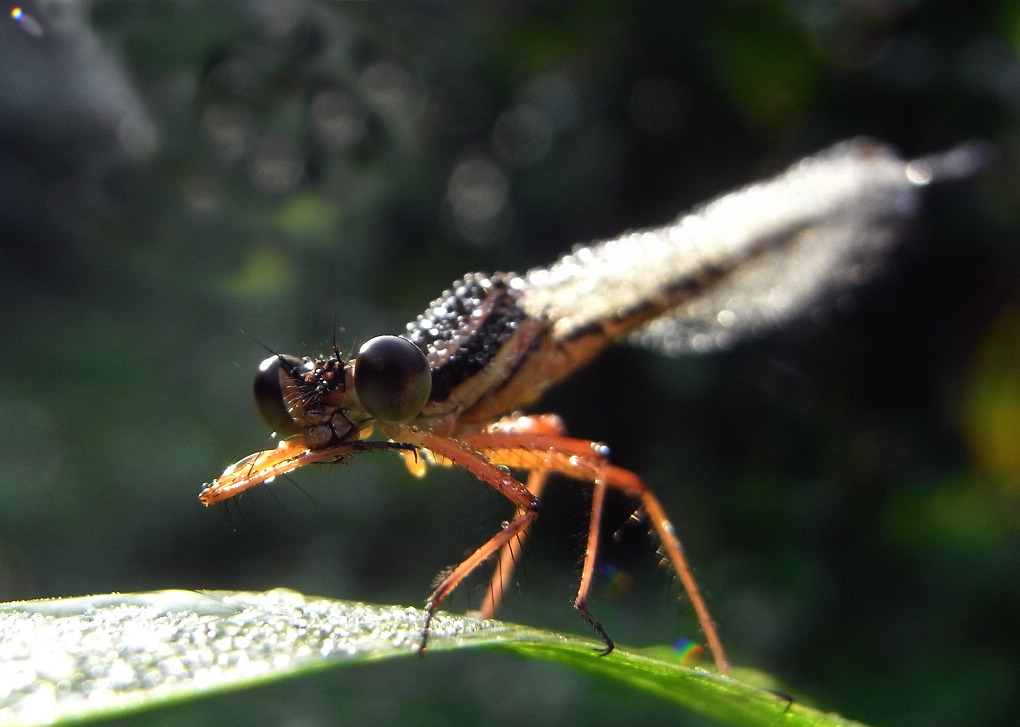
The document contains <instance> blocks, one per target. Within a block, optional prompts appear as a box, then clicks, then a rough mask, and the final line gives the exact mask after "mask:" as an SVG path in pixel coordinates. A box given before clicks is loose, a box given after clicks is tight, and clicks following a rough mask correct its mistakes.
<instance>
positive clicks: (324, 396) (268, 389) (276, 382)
mask: <svg viewBox="0 0 1020 727" xmlns="http://www.w3.org/2000/svg"><path fill="white" fill-rule="evenodd" d="M352 365H353V364H351V363H350V362H347V361H344V360H343V359H341V358H340V357H339V355H334V356H332V357H330V358H326V359H320V360H314V359H310V358H303V359H299V358H297V357H296V356H290V355H287V354H274V355H273V356H270V357H269V358H267V359H266V360H265V361H263V362H262V363H261V364H260V365H259V370H258V373H257V374H255V384H254V387H253V393H254V395H255V404H256V406H257V407H258V410H259V413H260V414H261V415H262V418H263V419H265V420H266V423H268V424H269V426H271V427H272V428H273V429H274V431H275V432H276V433H277V434H279V435H281V436H289V435H293V434H300V435H301V438H302V440H303V441H304V444H305V446H306V447H308V448H309V449H321V448H323V447H328V446H331V445H334V444H339V443H341V442H346V441H350V440H352V439H358V434H357V427H356V426H355V425H354V423H353V422H356V421H360V420H364V419H367V418H368V417H367V416H365V415H362V414H361V413H360V407H357V406H356V405H353V402H351V401H349V398H350V397H348V396H347V377H348V375H349V374H348V371H349V369H351V367H352ZM351 414H353V417H352V416H351Z"/></svg>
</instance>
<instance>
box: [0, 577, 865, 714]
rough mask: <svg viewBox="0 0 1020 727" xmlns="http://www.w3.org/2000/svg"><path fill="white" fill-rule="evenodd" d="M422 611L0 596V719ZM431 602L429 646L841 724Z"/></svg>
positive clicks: (403, 649) (731, 686)
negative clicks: (501, 653)
mask: <svg viewBox="0 0 1020 727" xmlns="http://www.w3.org/2000/svg"><path fill="white" fill-rule="evenodd" d="M423 617H424V613H423V612H422V611H421V610H419V609H415V608H405V607H401V606H370V605H366V604H363V603H354V602H346V601H332V600H327V599H321V598H313V597H307V596H304V595H302V594H299V593H296V592H294V591H287V590H274V591H269V592H266V593H245V592H228V591H212V592H193V591H158V592H153V593H135V594H109V595H103V596H89V597H84V598H67V599H55V600H44V601H22V602H18V603H9V604H3V605H0V725H23V726H27V725H49V724H59V723H61V722H69V721H80V720H82V719H96V718H100V717H104V716H114V715H121V714H125V713H127V712H132V711H139V710H143V709H146V708H152V707H157V706H165V705H167V704H169V703H173V702H178V701H183V700H187V699H194V698H197V697H199V696H202V695H205V694H210V693H214V692H221V691H226V690H232V689H242V688H244V687H248V686H252V685H255V684H260V683H266V682H271V681H278V680H281V679H285V678H288V677H292V676H296V675H299V674H302V673H306V672H310V671H313V670H319V669H323V668H327V667H329V666H333V665H338V664H344V663H360V662H369V661H377V660H380V659H388V658H393V657H402V656H411V655H413V654H414V653H415V649H416V646H417V644H418V641H419V639H420V636H421V626H422V619H423ZM598 646H599V644H596V643H594V642H592V641H587V640H583V639H579V638H576V637H573V636H564V635H560V634H554V633H550V632H546V631H540V630H536V629H530V628H526V627H523V626H515V625H511V624H505V623H501V622H499V621H480V620H477V619H474V618H470V617H466V616H453V615H449V614H438V615H437V616H436V618H435V619H434V620H433V625H432V630H431V631H430V635H429V651H430V652H431V651H442V650H451V649H462V648H468V647H486V648H496V649H501V650H505V651H510V652H512V653H515V654H520V655H523V656H526V657H529V658H536V659H546V660H549V661H553V662H557V663H561V664H566V665H569V666H571V667H573V668H576V669H580V670H583V671H587V672H590V673H592V674H596V675H599V676H601V677H604V678H608V679H615V680H619V681H621V682H624V683H627V684H630V685H632V686H634V687H635V688H638V689H642V690H645V691H647V692H650V693H652V694H655V695H658V696H660V697H662V698H664V699H667V700H670V701H673V702H675V703H677V704H680V705H683V706H684V707H687V708H689V709H691V710H694V711H697V712H700V713H702V714H705V715H708V716H711V717H714V718H716V719H719V720H721V721H723V722H727V723H731V724H736V725H759V724H760V725H765V724H775V721H776V719H777V718H782V719H783V721H784V723H785V724H788V725H829V726H835V725H850V724H853V723H851V722H848V721H846V720H843V719H841V718H839V717H835V716H832V715H826V714H822V713H820V712H817V711H815V710H813V709H810V708H808V707H806V706H803V705H801V704H799V703H797V702H794V701H792V700H791V699H789V698H788V697H785V696H780V695H779V694H777V693H775V692H772V691H769V690H767V689H762V688H760V687H756V686H752V685H750V684H748V683H745V682H743V681H738V680H737V679H732V678H727V677H722V676H719V675H718V674H715V673H713V672H709V671H706V670H704V669H692V668H688V667H684V666H681V665H679V664H677V663H675V662H671V661H670V660H668V659H661V658H657V657H655V656H652V655H643V654H638V653H633V652H628V651H626V650H625V649H621V648H617V649H616V650H615V651H614V652H613V653H612V654H611V655H610V656H608V657H600V656H598V655H597V653H596V649H597V648H598Z"/></svg>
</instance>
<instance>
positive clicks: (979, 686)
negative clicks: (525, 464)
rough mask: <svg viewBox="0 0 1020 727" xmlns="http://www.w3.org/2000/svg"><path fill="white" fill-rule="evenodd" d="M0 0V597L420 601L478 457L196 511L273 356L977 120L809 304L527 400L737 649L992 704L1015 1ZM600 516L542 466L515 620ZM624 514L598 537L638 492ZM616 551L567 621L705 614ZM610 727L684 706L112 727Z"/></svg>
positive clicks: (870, 701)
mask: <svg viewBox="0 0 1020 727" xmlns="http://www.w3.org/2000/svg"><path fill="white" fill-rule="evenodd" d="M23 7H24V9H25V11H26V13H27V17H24V16H23V17H22V19H21V20H20V21H16V20H14V19H13V18H12V17H11V16H10V13H9V10H8V9H7V6H5V9H4V12H3V14H2V15H0V310H2V312H3V314H2V316H0V330H2V339H0V340H2V341H3V352H4V355H3V356H2V357H0V599H3V600H15V599H23V598H34V597H50V596H73V595H79V594H87V593H101V592H107V591H114V590H119V591H135V590H146V589H161V588H170V587H179V588H231V589H267V588H271V587H275V586H287V587H292V588H296V589H299V590H301V591H304V592H306V593H312V594H319V595H324V596H332V597H341V598H353V599H361V600H367V601H374V602H380V603H389V602H392V603H409V604H419V603H421V602H422V600H423V599H424V597H425V595H426V594H427V592H428V588H429V584H430V582H431V580H432V578H433V576H434V575H435V573H437V572H438V571H439V570H440V569H441V568H443V567H444V566H446V565H448V564H450V563H453V562H455V561H457V560H458V559H459V558H460V557H461V556H462V554H463V553H464V552H465V551H466V550H468V549H470V548H472V547H474V546H476V545H477V544H479V543H480V542H482V540H484V539H485V538H486V537H488V535H489V534H491V532H492V531H493V529H494V527H496V526H497V524H498V522H499V521H500V520H502V519H504V518H505V517H506V516H507V514H508V511H507V508H506V506H505V504H504V503H502V502H501V501H500V500H499V498H498V496H496V495H495V494H493V493H491V492H490V491H488V490H487V489H486V488H484V487H482V486H480V485H479V484H478V483H476V482H475V481H473V480H472V478H471V477H470V476H468V475H467V474H465V473H462V472H447V471H434V472H431V473H430V474H429V475H428V477H427V478H426V479H424V480H421V481H416V480H413V478H411V477H410V476H409V475H408V474H407V473H406V472H405V471H403V469H402V466H401V464H400V463H399V461H398V460H397V458H395V457H392V456H388V455H385V454H380V455H375V456H368V455H366V456H364V457H362V458H361V459H360V460H357V461H355V462H352V463H351V464H349V465H347V466H344V467H342V468H341V467H324V468H320V469H318V470H314V471H308V472H304V471H302V472H299V473H298V474H296V475H295V476H294V478H293V482H285V481H281V482H278V483H276V484H274V485H273V486H272V487H271V488H269V487H267V488H260V489H259V490H256V491H253V492H251V493H249V494H248V495H247V496H245V497H244V498H243V500H242V501H240V502H238V503H237V506H236V507H235V506H230V507H226V508H221V509H205V508H203V507H202V506H201V505H199V503H198V500H197V494H198V490H199V487H200V485H201V484H202V483H203V482H205V481H208V480H209V479H211V478H212V477H214V476H216V475H217V474H218V473H219V472H220V471H221V470H222V469H223V467H224V466H225V465H227V464H228V463H230V462H232V461H234V460H236V459H239V458H240V457H241V456H243V455H245V454H247V453H248V452H250V451H254V450H256V449H260V448H264V447H267V446H271V440H270V438H269V433H268V431H267V428H266V427H265V426H264V425H263V424H262V423H261V422H260V421H259V419H258V417H257V415H256V413H255V411H254V407H253V406H252V404H251V401H250V395H249V389H250V382H251V377H252V372H253V371H254V368H255V365H256V364H257V363H258V361H260V360H261V359H262V358H263V357H264V356H265V349H264V348H263V345H265V346H268V347H271V348H272V349H273V350H277V351H284V352H292V353H295V354H299V355H302V354H306V353H321V352H324V351H327V350H328V348H329V346H330V345H331V343H332V341H333V339H334V336H335V337H336V340H337V341H338V343H339V344H340V345H341V346H342V347H344V348H345V349H347V350H351V349H352V348H354V347H355V346H356V344H357V343H358V342H360V341H363V340H365V339H366V338H368V337H370V336H372V335H376V334H378V333H383V332H399V331H401V330H402V327H403V324H404V323H405V322H406V321H408V320H410V319H412V318H413V317H414V316H415V315H417V314H418V313H419V312H421V310H423V309H424V306H425V305H426V303H427V302H428V301H430V300H431V299H432V298H433V297H435V296H436V295H438V294H439V293H440V291H442V290H443V289H444V287H446V286H447V285H448V284H449V283H450V282H451V281H452V280H454V279H455V278H457V277H459V276H460V275H461V274H463V273H465V272H468V271H472V270H485V271H491V270H517V271H523V270H525V269H527V268H528V267H531V266H533V265H543V264H547V263H549V262H551V261H552V260H553V259H555V257H556V256H557V255H558V254H559V253H561V252H563V251H565V250H566V249H567V248H569V246H570V245H571V244H573V243H575V242H583V241H586V240H590V239H594V238H598V237H604V236H611V235H615V234H618V233H620V232H622V231H625V230H627V229H632V228H635V227H640V226H647V225H653V224H661V223H663V222H665V221H667V220H669V219H670V218H672V217H674V216H675V215H676V214H677V213H679V212H680V211H682V210H683V209H685V208H686V207H688V206H690V205H692V204H694V203H697V202H699V201H702V200H704V199H706V198H708V197H711V196H712V195H715V194H718V193H720V192H722V191H725V190H727V189H729V188H733V187H736V186H738V185H740V184H743V183H745V182H747V181H750V180H752V179H755V178H758V177H760V176H764V175H768V174H771V173H773V172H775V171H777V170H779V169H781V168H783V167H784V166H786V165H787V164H788V163H790V162H792V161H793V160H795V159H797V158H798V157H800V156H802V155H804V154H807V153H811V152H813V151H816V150H818V149H820V148H822V147H824V146H827V145H828V144H830V143H832V142H834V141H837V140H840V139H842V138H845V137H849V136H855V135H859V134H868V135H873V136H875V137H878V138H880V139H883V140H885V141H888V142H890V143H892V144H894V145H895V146H896V147H897V148H899V149H900V150H901V151H902V152H903V153H904V154H905V155H908V156H910V155H920V154H926V153H931V152H934V151H937V150H941V149H943V148H946V147H949V146H952V145H954V144H956V143H959V142H960V141H962V140H965V139H969V138H974V137H977V138H982V139H986V140H988V141H991V142H993V143H994V144H995V145H996V146H997V147H998V149H999V159H998V164H997V166H996V167H995V168H994V169H992V170H991V171H990V172H989V173H987V174H986V175H984V177H983V178H982V179H980V180H977V181H976V182H971V183H965V184H957V185H951V186H946V187H943V188H938V189H933V190H931V191H930V192H929V193H928V194H926V196H925V205H924V211H923V215H922V216H921V219H920V220H919V223H918V224H917V225H916V226H915V227H914V229H913V231H912V233H911V234H910V235H909V236H908V237H907V239H906V240H905V241H904V243H903V244H902V245H901V246H900V247H899V248H898V249H897V251H896V252H895V254H893V255H891V256H890V259H889V263H888V265H887V267H886V270H885V271H884V273H883V274H882V275H881V276H880V277H879V278H878V279H877V280H875V281H873V282H872V283H870V284H868V285H866V286H864V287H862V288H860V289H859V290H856V291H854V295H853V296H851V297H850V298H847V299H844V300H842V302H841V303H842V304H841V305H839V306H837V307H836V308H835V309H834V310H832V311H831V313H830V314H829V315H828V316H827V317H826V318H825V320H823V321H816V320H812V321H803V322H800V323H799V324H796V325H793V326H790V327H788V328H786V329H784V330H783V331H781V332H778V333H776V334H773V335H770V336H768V337H766V338H764V339H761V340H758V341H753V342H749V343H748V344H746V345H744V346H742V347H740V348H738V349H736V350H735V351H732V352H727V353H721V354H716V355H711V356H704V357H698V358H688V359H679V360H672V359H665V358H663V357H660V356H657V355H655V354H654V353H650V352H646V351H642V350H638V349H631V348H627V347H618V348H617V349H615V350H613V351H612V352H610V353H609V354H608V355H606V356H605V357H603V359H602V360H600V361H599V362H598V363H597V364H596V365H594V366H592V367H590V368H588V369H586V370H585V371H583V372H581V373H579V374H578V375H577V376H576V377H574V379H572V380H570V381H568V382H567V383H566V384H564V385H563V386H561V387H560V388H559V389H557V390H555V391H554V392H552V393H551V395H550V396H549V397H548V398H547V400H546V401H545V402H544V404H543V406H542V409H541V410H547V411H555V412H558V413H560V414H562V415H563V416H564V417H565V419H566V421H567V423H568V426H569V427H570V429H571V431H572V432H573V433H575V434H576V435H578V436H583V437H590V438H593V439H597V440H601V441H605V442H607V443H609V444H610V445H611V446H612V449H613V458H614V461H615V462H616V463H617V464H620V465H622V466H624V467H628V468H631V469H633V470H635V471H636V472H638V473H640V474H641V475H642V476H643V477H645V478H646V480H647V482H648V483H649V484H650V485H651V486H652V487H653V488H654V489H655V490H656V491H657V492H658V493H659V495H660V496H661V497H662V499H663V500H664V501H665V504H666V507H667V510H668V511H669V512H670V513H672V515H673V516H674V517H675V519H676V523H677V526H678V529H679V531H680V533H681V534H682V536H683V538H684V542H685V545H686V547H687V549H688V552H689V554H690V557H691V559H692V560H693V562H694V564H695V567H696V569H697V572H698V576H699V579H700V581H701V583H702V585H703V587H704V589H705V590H706V592H707V594H708V598H709V602H710V604H711V606H712V609H713V612H714V614H715V616H716V618H717V619H718V621H719V628H720V631H721V633H722V636H723V639H724V641H725V643H726V644H727V645H728V648H729V650H730V656H731V658H732V659H733V660H734V661H735V662H736V664H738V665H742V666H751V667H756V668H760V669H763V670H766V671H768V672H770V673H772V674H774V675H776V676H778V677H779V678H781V679H783V680H785V681H786V682H787V683H788V684H789V685H790V687H789V688H790V690H791V691H794V692H795V693H797V694H800V693H803V694H804V695H806V696H805V697H804V698H805V699H812V700H815V701H816V702H817V703H818V704H819V705H820V706H822V707H824V708H825V709H831V710H836V711H838V712H840V713H842V714H844V715H845V716H847V717H851V718H854V719H860V720H862V721H865V722H870V723H875V724H881V725H925V726H931V725H943V724H945V725H949V724H967V725H995V724H1003V725H1004V724H1010V723H1011V722H1012V720H1013V719H1015V715H1016V713H1017V710H1018V708H1020V703H1018V698H1017V690H1016V685H1017V684H1018V683H1020V657H1018V653H1017V652H1018V646H1020V624H1018V613H1020V586H1018V583H1020V580H1018V577H1020V548H1018V508H1017V496H1018V489H1017V488H1018V485H1020V246H1018V240H1017V232H1016V230H1017V227H1016V222H1017V216H1018V211H1020V210H1018V207H1020V197H1018V192H1020V190H1018V176H1017V173H1016V170H1017V161H1018V158H1020V154H1018V152H1020V148H1018V137H1017V132H1018V128H1020V127H1018V124H1017V121H1018V114H1020V56H1018V53H1020V6H1018V5H1017V3H1015V2H1013V1H1012V0H1002V1H1001V2H975V3H968V4H966V5H964V4H963V3H955V2H893V1H891V0H890V1H888V2H886V1H883V0H872V1H871V2H838V1H837V0H817V1H816V2H807V1H803V0H787V1H786V2H781V1H779V0H776V1H775V2H751V1H744V2H738V1H732V2H720V1H707V0H706V1H702V2H691V1H685V2H665V1H663V2H641V3H635V2H631V1H630V0H618V1H616V2H609V1H607V2H530V3H513V4H511V3H505V4H496V5H495V6H493V7H485V8H480V7H473V6H469V5H467V4H460V3H449V4H445V3H403V4H398V5H395V6H389V7H382V6H380V5H377V4H371V3H329V2H322V3H312V2H307V3H306V2H279V3H265V2H217V3H209V2H113V1H111V2H93V3H67V4H55V5H53V6H52V7H51V8H50V10H46V9H45V8H41V7H39V6H37V5H35V4H32V3H26V4H23ZM584 502H585V498H584V494H583V490H582V489H581V488H575V487H571V486H568V485H567V484H566V483H559V485H558V486H554V487H552V488H551V491H550V493H549V498H548V504H547V505H546V507H545V509H544V511H543V517H542V518H541V519H540V520H539V525H538V526H537V527H536V530H535V537H534V538H533V540H532V541H530V542H529V546H528V549H527V552H526V554H525V555H524V557H523V559H522V563H521V569H520V578H519V584H520V585H519V589H518V591H514V592H512V593H511V594H510V595H509V597H508V601H507V603H506V608H505V610H504V611H503V612H502V613H501V616H503V617H505V618H507V619H508V620H515V621H520V622H523V623H528V624H532V625H536V626H543V627H548V628H553V629H561V630H568V631H573V632H577V633H582V634H583V633H586V631H585V626H584V624H583V623H582V622H581V621H580V620H579V619H578V618H577V617H576V615H575V614H574V612H573V611H572V609H571V607H570V599H571V598H572V596H573V590H574V588H575V586H576V577H577V574H578V558H579V555H580V550H581V544H582V542H583V533H584V523H585V506H584ZM612 505H613V508H612V510H611V512H610V514H609V515H607V528H608V527H615V526H616V525H618V524H619V523H621V522H623V521H624V520H625V519H626V517H627V515H628V514H629V512H630V511H629V510H628V503H625V502H615V501H614V502H613V503H612ZM604 561H605V563H606V565H607V567H608V570H607V572H606V575H604V576H603V578H602V579H601V580H600V582H599V583H598V584H597V591H596V593H594V595H593V599H592V608H593V610H594V611H595V612H596V613H597V614H598V615H599V616H600V617H601V619H602V621H603V623H604V624H605V625H606V627H607V628H608V629H609V631H610V632H611V633H612V634H613V635H614V636H615V638H616V639H617V640H618V641H619V642H620V643H622V644H627V645H633V646H647V645H652V644H661V643H671V642H672V641H673V640H674V639H675V638H677V637H678V636H682V635H687V636H692V637H695V638H696V637H697V634H698V632H697V625H696V623H695V622H694V619H693V617H692V615H691V613H690V609H689V608H687V606H686V604H685V603H683V602H680V603H678V602H677V600H676V596H677V594H678V588H677V587H676V586H675V585H671V583H670V579H669V577H668V576H667V575H666V574H665V573H664V572H663V570H662V569H660V568H658V567H657V566H656V558H655V555H654V548H653V545H651V544H650V539H649V538H647V537H645V534H644V532H643V530H642V528H640V527H638V528H629V529H625V530H624V537H623V539H622V540H621V541H620V542H618V543H617V542H615V541H613V540H612V539H611V538H607V545H606V549H605V555H604ZM614 574H615V576H614ZM620 574H626V578H623V579H621V578H620ZM628 581H629V582H631V584H632V585H631V586H630V587H629V588H620V587H618V586H619V585H620V584H621V583H626V582H628ZM481 587H482V584H481V582H479V583H478V584H475V585H474V586H473V587H467V588H465V589H463V590H462V591H459V592H457V593H456V594H455V595H454V597H453V598H452V599H451V601H450V602H449V606H450V607H451V608H453V609H456V610H465V609H468V608H471V607H473V606H477V605H478V603H479V602H480V598H481ZM683 717H684V718H687V715H683ZM625 719H626V720H635V719H636V720H641V721H645V722H648V723H650V722H651V720H653V719H654V720H669V721H670V723H674V722H675V721H676V719H677V715H676V713H675V711H673V709H672V708H671V707H669V706H668V705H664V704H662V703H660V702H658V701H656V700H653V699H652V698H650V697H646V696H644V695H640V694H635V693H633V692H631V691H629V690H625V689H620V688H617V687H615V686H612V685H609V686H607V685H605V684H602V683H598V682H595V681H592V680H590V679H588V678H587V677H583V676H580V675H575V674H572V673H570V672H567V671H564V670H562V669H558V668H554V667H551V666H548V665H544V664H535V663H530V662H524V661H518V660H513V659H509V658H506V657H502V656H497V655H493V654H487V653H481V654H469V655H463V654H457V655H452V656H451V655H434V656H432V657H430V658H428V659H426V660H424V661H419V660H406V661H402V662H400V663H395V664H393V663H388V664H379V665H372V666H367V667H359V668H357V669H347V670H339V671H331V672H328V673H325V674H322V675H319V676H316V677H314V678H310V679H304V680H298V681H294V682H288V683H286V684H283V685H274V686H271V687H268V688H264V689H260V690H257V691H253V692H248V693H244V694H241V695H233V696H230V695H227V696H223V697H218V698H215V699H210V700H205V701H202V702H199V703H196V704H193V705H187V706H185V707H182V708H178V709H175V710H172V711H166V712H160V713H156V714H151V715H144V716H139V717H136V718H132V719H130V720H124V721H125V722H129V723H131V724H179V723H180V720H191V721H194V722H201V723H203V724H218V723H223V724H237V723H247V724H266V725H270V724H272V725H277V724H279V725H294V726H298V725H299V726H302V727H303V726H304V725H316V724H333V723H337V722H339V721H341V720H359V721H363V722H370V723H390V722H400V723H402V724H406V723H414V724H432V723H435V724H439V723H442V724H448V723H450V722H451V721H454V720H461V721H462V723H463V722H467V721H471V722H476V723H481V722H483V721H484V723H485V724H511V723H512V724H519V723H521V722H522V721H524V722H527V723H531V724H535V725H539V724H563V723H566V722H568V721H569V722H573V723H578V724H618V723H620V722H621V721H622V720H625ZM690 721H696V720H694V719H691V720H690Z"/></svg>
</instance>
